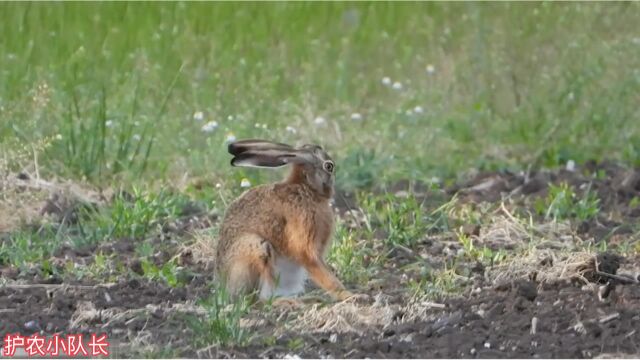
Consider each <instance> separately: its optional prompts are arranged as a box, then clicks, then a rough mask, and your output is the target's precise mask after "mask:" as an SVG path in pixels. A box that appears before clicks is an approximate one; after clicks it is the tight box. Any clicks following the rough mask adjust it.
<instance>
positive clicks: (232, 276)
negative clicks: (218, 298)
mask: <svg viewBox="0 0 640 360" xmlns="http://www.w3.org/2000/svg"><path fill="white" fill-rule="evenodd" d="M236 244H237V245H236V246H235V247H234V249H233V251H231V254H230V256H229V258H228V264H229V266H228V268H227V276H226V280H227V289H228V290H229V292H230V293H231V294H233V295H238V294H240V293H246V292H253V291H256V290H258V291H259V295H260V298H264V297H265V296H266V297H269V296H270V295H271V293H272V292H273V288H274V280H273V265H272V263H273V251H272V248H271V244H269V242H268V241H266V240H264V239H263V238H261V237H260V236H258V235H254V234H247V235H243V236H242V237H240V238H238V239H237V241H236Z"/></svg>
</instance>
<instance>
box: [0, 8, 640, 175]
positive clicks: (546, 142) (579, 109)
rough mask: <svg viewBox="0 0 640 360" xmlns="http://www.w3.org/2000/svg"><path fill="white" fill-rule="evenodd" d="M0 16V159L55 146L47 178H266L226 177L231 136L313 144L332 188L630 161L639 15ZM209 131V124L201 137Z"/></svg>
mask: <svg viewBox="0 0 640 360" xmlns="http://www.w3.org/2000/svg"><path fill="white" fill-rule="evenodd" d="M0 10H1V11H0V31H1V32H2V34H3V41H2V42H0V54H2V56H0V69H3V70H2V71H0V84H1V85H0V139H1V140H0V146H3V145H6V146H9V144H10V143H11V140H12V139H15V138H18V139H19V140H20V141H22V142H27V143H34V142H37V141H39V140H40V139H42V138H44V137H47V136H49V137H56V136H57V135H59V136H57V138H58V139H59V140H56V141H55V142H54V144H53V145H52V146H50V147H49V148H48V149H47V150H46V152H45V154H44V156H43V157H42V158H41V159H40V166H41V172H43V174H45V175H46V174H52V173H53V174H60V175H64V176H67V177H81V176H84V177H87V178H88V179H89V180H90V181H91V182H94V183H99V184H108V183H110V182H111V181H113V179H114V178H116V179H118V180H119V181H125V182H134V183H140V182H143V183H149V182H154V181H155V180H158V179H160V180H161V181H163V180H165V179H175V178H178V177H180V176H182V175H184V174H185V173H188V174H191V175H194V176H198V175H210V176H214V177H217V178H219V179H223V180H224V179H227V180H229V181H231V179H232V177H233V176H236V175H232V174H241V175H238V176H245V177H248V178H249V179H250V180H252V182H256V181H264V180H265V179H271V178H272V175H271V174H270V173H267V174H264V172H256V171H251V170H248V171H241V170H235V171H232V170H230V169H229V166H228V160H229V159H228V156H227V155H226V154H225V151H224V143H225V139H226V137H227V135H228V134H230V133H232V134H234V135H235V136H237V137H265V138H270V139H276V140H279V141H284V142H292V143H299V142H308V141H313V142H319V143H322V144H324V145H325V146H326V147H327V148H329V150H330V151H331V153H332V154H333V155H334V157H335V158H336V159H338V169H339V170H338V175H339V176H338V182H339V184H342V185H344V186H345V187H359V186H369V185H371V184H373V183H374V182H376V183H380V182H385V181H391V180H393V179H397V178H409V179H423V180H424V179H430V178H431V177H433V176H438V177H445V178H446V177H451V176H455V174H457V173H458V172H459V171H460V170H467V169H469V168H470V167H479V168H485V169H495V168H505V167H506V168H521V167H523V166H524V165H526V163H529V162H533V163H536V164H539V165H549V166H551V165H555V164H558V163H563V162H564V161H566V160H568V159H573V160H575V161H577V162H578V163H580V162H582V161H584V160H587V159H591V158H594V159H600V158H603V157H607V158H614V159H620V160H624V161H627V162H629V163H634V164H638V163H639V162H640V125H637V124H639V122H637V121H634V120H636V119H637V118H638V115H639V113H638V107H637V106H636V103H637V97H636V94H637V93H638V90H640V73H638V70H637V69H638V68H639V65H640V63H639V62H640V56H639V55H640V45H639V44H638V37H637V34H636V33H635V32H634V31H632V29H633V28H634V26H633V24H636V23H638V20H640V15H638V14H639V13H640V12H639V11H638V4H636V3H622V4H604V3H593V4H554V3H526V4H515V3H503V4H487V3H482V4H481V3H464V4H438V3H402V4H391V3H289V4H284V3H282V4H279V3H244V4H232V3H215V4H214V3H162V4H150V3H149V4H146V3H131V4H127V3H62V4H57V3H3V4H1V5H0ZM54 44H55V45H54ZM428 66H432V67H433V69H434V71H433V72H432V73H429V72H428V71H427V70H426V69H427V67H428ZM385 76H387V77H390V79H391V80H392V82H395V81H398V82H400V83H401V84H402V90H394V89H393V88H392V87H391V86H385V85H383V84H382V82H381V79H382V78H383V77H385ZM416 106H420V107H421V108H422V111H414V110H415V107H416ZM409 110H411V111H410V112H409ZM197 111H202V112H203V114H204V119H203V120H202V121H196V120H194V118H193V114H194V113H195V112H197ZM353 113H359V114H361V115H362V120H360V121H357V120H352V116H351V114H353ZM319 116H321V117H323V118H324V119H326V124H325V125H324V126H316V125H315V123H314V119H315V118H316V117H319ZM207 121H217V122H218V123H219V127H218V128H217V129H216V130H215V131H213V132H212V133H204V132H202V131H201V130H200V128H201V127H202V125H203V124H204V123H205V122H207ZM107 124H109V126H107ZM287 126H291V127H293V128H295V130H296V134H293V133H291V132H289V131H287V130H286V127H287ZM621 129H624V131H621ZM234 182H235V181H234Z"/></svg>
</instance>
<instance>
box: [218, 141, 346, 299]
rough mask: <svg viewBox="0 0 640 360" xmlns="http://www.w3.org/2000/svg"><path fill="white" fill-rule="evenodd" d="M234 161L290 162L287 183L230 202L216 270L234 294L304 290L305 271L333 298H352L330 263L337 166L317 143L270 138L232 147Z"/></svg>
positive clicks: (241, 163) (251, 164)
mask: <svg viewBox="0 0 640 360" xmlns="http://www.w3.org/2000/svg"><path fill="white" fill-rule="evenodd" d="M228 150H229V153H231V154H232V155H233V156H234V158H233V159H232V160H231V165H232V166H246V167H258V168H260V167H267V168H276V167H281V166H285V165H291V172H290V173H289V176H288V177H287V178H286V179H285V180H284V181H282V182H279V183H275V184H268V185H261V186H257V187H255V188H252V189H250V190H248V191H246V192H245V193H244V194H242V195H241V196H240V197H239V198H238V199H236V200H235V201H234V202H232V203H231V204H230V205H229V207H228V209H227V211H226V214H225V216H224V219H223V221H222V225H221V228H220V233H219V239H218V241H219V242H218V249H217V253H216V267H217V271H218V274H219V275H221V277H222V278H223V279H224V282H225V284H226V287H227V289H228V291H229V292H230V293H231V294H234V295H237V294H240V293H242V292H251V291H257V292H258V295H259V298H260V299H263V300H264V299H268V298H270V297H272V296H280V297H289V296H294V295H297V294H299V293H301V292H303V291H304V285H305V282H306V279H307V276H308V277H310V278H311V280H313V282H315V283H316V284H317V285H318V286H319V287H321V288H322V289H324V290H325V291H327V292H328V293H329V294H330V295H331V296H332V297H333V298H334V299H336V300H344V299H347V298H350V297H351V296H353V295H352V294H351V293H350V292H349V291H347V290H346V289H345V287H344V286H343V285H342V283H341V282H340V280H338V278H336V277H335V276H334V275H333V274H332V273H331V271H330V270H329V268H328V267H327V265H326V263H325V261H324V257H325V255H326V253H327V250H328V249H329V248H330V246H331V236H332V233H333V213H332V211H331V207H330V205H329V202H330V200H331V197H332V196H333V192H334V189H333V183H334V168H335V165H334V163H333V160H332V159H331V158H330V157H329V155H328V154H327V153H326V152H325V151H324V150H323V149H322V148H321V147H320V146H317V145H304V146H302V147H300V148H294V147H291V146H289V145H286V144H280V143H274V142H270V141H265V140H241V141H236V142H233V143H231V144H229V149H228Z"/></svg>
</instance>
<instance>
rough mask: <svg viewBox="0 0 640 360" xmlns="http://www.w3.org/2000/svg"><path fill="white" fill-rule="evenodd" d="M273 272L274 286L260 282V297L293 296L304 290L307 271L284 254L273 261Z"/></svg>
mask: <svg viewBox="0 0 640 360" xmlns="http://www.w3.org/2000/svg"><path fill="white" fill-rule="evenodd" d="M273 270H274V271H273V273H274V276H275V280H276V283H275V288H274V287H273V286H271V285H270V284H267V283H265V282H261V284H260V298H262V299H268V298H270V297H272V296H295V295H297V294H299V293H301V292H303V291H304V285H305V282H306V281H307V271H306V270H305V269H304V268H303V267H302V266H300V265H298V264H296V263H295V262H293V261H291V260H289V259H288V258H286V257H284V256H278V257H277V258H276V260H275V261H274V269H273Z"/></svg>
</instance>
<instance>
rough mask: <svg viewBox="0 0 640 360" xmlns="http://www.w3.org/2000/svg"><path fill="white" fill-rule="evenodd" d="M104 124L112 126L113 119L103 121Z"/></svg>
mask: <svg viewBox="0 0 640 360" xmlns="http://www.w3.org/2000/svg"><path fill="white" fill-rule="evenodd" d="M104 126H106V127H112V126H113V120H107V121H106V122H105V123H104Z"/></svg>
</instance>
